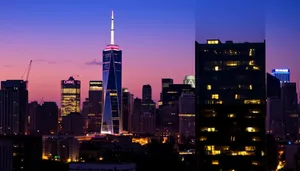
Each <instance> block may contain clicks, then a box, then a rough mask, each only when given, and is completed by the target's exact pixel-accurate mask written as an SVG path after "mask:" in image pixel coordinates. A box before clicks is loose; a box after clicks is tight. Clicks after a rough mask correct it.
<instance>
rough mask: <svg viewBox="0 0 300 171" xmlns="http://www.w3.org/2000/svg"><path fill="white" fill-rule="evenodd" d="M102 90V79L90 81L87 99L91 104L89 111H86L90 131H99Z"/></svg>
mask: <svg viewBox="0 0 300 171" xmlns="http://www.w3.org/2000/svg"><path fill="white" fill-rule="evenodd" d="M102 90H103V85H102V81H90V88H89V100H88V101H89V103H90V105H91V107H90V111H89V112H88V118H89V131H90V132H101V118H102V116H101V115H102V105H103V104H102V102H103V100H102V99H103V94H102Z"/></svg>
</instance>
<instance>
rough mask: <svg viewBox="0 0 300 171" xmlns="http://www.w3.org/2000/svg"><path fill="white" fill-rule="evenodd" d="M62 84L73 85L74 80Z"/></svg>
mask: <svg viewBox="0 0 300 171" xmlns="http://www.w3.org/2000/svg"><path fill="white" fill-rule="evenodd" d="M64 84H74V80H65V81H64Z"/></svg>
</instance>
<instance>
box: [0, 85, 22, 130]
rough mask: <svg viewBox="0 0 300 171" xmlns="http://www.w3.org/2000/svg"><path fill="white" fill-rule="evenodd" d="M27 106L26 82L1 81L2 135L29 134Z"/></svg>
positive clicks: (0, 120)
mask: <svg viewBox="0 0 300 171" xmlns="http://www.w3.org/2000/svg"><path fill="white" fill-rule="evenodd" d="M27 105H28V91H27V82H26V81H23V80H7V81H1V90H0V116H1V117H0V135H4V134H6V135H17V134H23V135H24V134H27V126H28V122H27V119H28V117H27Z"/></svg>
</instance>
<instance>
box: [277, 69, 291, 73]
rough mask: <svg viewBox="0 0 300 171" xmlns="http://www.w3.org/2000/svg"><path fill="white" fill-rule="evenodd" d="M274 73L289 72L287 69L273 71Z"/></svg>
mask: <svg viewBox="0 0 300 171" xmlns="http://www.w3.org/2000/svg"><path fill="white" fill-rule="evenodd" d="M275 72H290V70H289V69H275Z"/></svg>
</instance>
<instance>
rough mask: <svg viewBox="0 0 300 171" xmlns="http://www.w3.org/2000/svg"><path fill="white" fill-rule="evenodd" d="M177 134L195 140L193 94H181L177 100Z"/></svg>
mask: <svg viewBox="0 0 300 171" xmlns="http://www.w3.org/2000/svg"><path fill="white" fill-rule="evenodd" d="M179 134H180V136H182V137H183V138H195V94H194V93H189V94H184V93H183V94H181V96H180V98H179Z"/></svg>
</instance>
